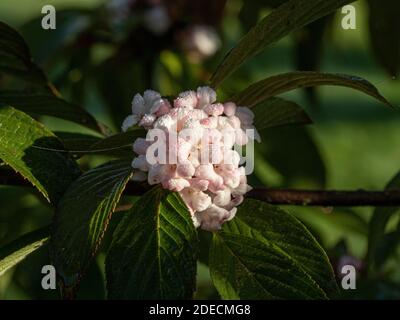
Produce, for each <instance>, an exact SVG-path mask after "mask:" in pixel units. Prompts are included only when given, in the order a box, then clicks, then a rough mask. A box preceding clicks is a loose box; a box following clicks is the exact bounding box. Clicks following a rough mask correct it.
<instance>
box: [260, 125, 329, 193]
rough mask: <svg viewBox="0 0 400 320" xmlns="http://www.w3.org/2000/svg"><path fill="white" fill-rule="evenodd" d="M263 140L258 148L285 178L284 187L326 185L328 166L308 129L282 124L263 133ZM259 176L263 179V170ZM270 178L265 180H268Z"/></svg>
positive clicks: (282, 184)
mask: <svg viewBox="0 0 400 320" xmlns="http://www.w3.org/2000/svg"><path fill="white" fill-rule="evenodd" d="M260 135H261V141H262V142H263V143H260V144H256V145H255V150H256V152H257V153H259V154H260V155H261V158H260V159H259V161H261V160H262V159H263V160H266V161H267V162H268V164H270V165H271V166H272V167H273V168H274V169H275V170H277V171H278V173H279V174H280V175H281V177H282V182H281V183H280V184H279V186H281V187H290V188H299V187H301V188H305V187H307V188H323V187H325V184H326V176H327V172H326V166H325V163H324V159H323V158H322V155H321V152H320V151H319V147H318V144H317V143H316V141H315V139H314V137H313V135H312V134H311V132H310V130H309V128H307V127H301V126H290V127H279V128H271V129H266V130H263V131H261V132H260ZM257 170H258V169H257V166H256V172H255V173H256V175H257V176H259V178H260V179H261V180H263V177H262V172H258V171H257ZM267 182H268V181H264V183H267Z"/></svg>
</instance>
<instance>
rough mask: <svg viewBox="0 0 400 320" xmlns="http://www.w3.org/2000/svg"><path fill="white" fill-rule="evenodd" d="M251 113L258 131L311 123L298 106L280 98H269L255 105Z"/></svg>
mask: <svg viewBox="0 0 400 320" xmlns="http://www.w3.org/2000/svg"><path fill="white" fill-rule="evenodd" d="M253 112H254V115H255V118H254V125H255V127H256V128H257V129H258V130H262V129H266V128H271V127H279V126H285V125H291V124H309V123H312V121H311V119H310V117H309V116H308V115H307V113H306V112H305V111H304V110H303V109H302V108H301V107H300V106H299V105H298V104H296V103H294V102H291V101H287V100H284V99H281V98H269V99H267V100H266V101H264V102H263V103H260V104H258V105H256V106H255V107H254V108H253Z"/></svg>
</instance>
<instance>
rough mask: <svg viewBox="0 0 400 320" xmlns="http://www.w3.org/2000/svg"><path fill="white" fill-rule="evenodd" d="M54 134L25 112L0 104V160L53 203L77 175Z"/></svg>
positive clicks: (76, 170)
mask: <svg viewBox="0 0 400 320" xmlns="http://www.w3.org/2000/svg"><path fill="white" fill-rule="evenodd" d="M63 150H65V149H64V147H63V145H62V144H61V142H60V140H58V139H57V137H56V136H55V135H54V134H53V133H52V132H50V131H49V130H47V129H46V128H45V127H44V126H43V125H42V124H40V123H39V122H37V121H35V120H34V119H32V118H31V117H29V116H28V115H27V114H25V113H23V112H21V111H19V110H16V109H14V108H12V107H0V159H2V160H3V161H4V162H5V163H7V164H8V165H9V166H11V167H12V168H13V169H14V170H15V171H17V172H19V173H20V174H21V175H22V176H24V177H25V178H26V179H28V180H29V181H30V182H31V183H32V184H33V185H34V186H35V187H36V188H37V189H38V190H39V191H40V192H41V193H42V194H43V195H44V197H45V198H46V199H47V200H49V201H50V202H51V203H53V204H56V203H57V202H58V200H59V198H60V197H61V195H62V194H63V193H64V191H65V190H66V189H67V187H68V186H69V184H70V183H71V182H72V181H74V180H75V179H76V178H77V177H78V176H79V175H80V174H81V172H80V169H79V167H78V165H77V164H76V162H75V161H74V160H72V159H71V158H70V157H69V156H68V153H67V152H63Z"/></svg>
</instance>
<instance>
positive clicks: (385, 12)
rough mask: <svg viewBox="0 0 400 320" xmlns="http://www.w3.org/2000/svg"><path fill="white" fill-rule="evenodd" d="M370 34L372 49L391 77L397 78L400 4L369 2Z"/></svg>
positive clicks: (399, 45)
mask: <svg viewBox="0 0 400 320" xmlns="http://www.w3.org/2000/svg"><path fill="white" fill-rule="evenodd" d="M368 3H369V33H370V38H371V44H372V49H373V51H374V53H375V56H376V57H377V59H378V61H379V62H380V63H381V65H382V66H383V67H384V68H385V69H386V71H387V72H388V73H389V75H390V76H397V75H398V74H399V68H400V37H399V34H400V19H399V17H400V2H399V1H398V0H386V1H385V3H384V4H382V1H379V0H368Z"/></svg>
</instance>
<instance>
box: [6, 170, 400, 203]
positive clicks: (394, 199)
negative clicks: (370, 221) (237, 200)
mask: <svg viewBox="0 0 400 320" xmlns="http://www.w3.org/2000/svg"><path fill="white" fill-rule="evenodd" d="M0 184H1V185H11V186H27V187H29V186H31V184H30V183H29V182H28V181H27V180H25V179H23V178H22V177H21V176H20V175H18V174H17V173H15V172H13V171H11V170H0ZM150 188H151V186H149V185H147V184H145V183H137V182H129V183H128V185H127V187H126V189H125V194H127V195H142V194H143V193H145V192H146V191H148V190H149V189H150ZM246 197H248V198H253V199H257V200H261V201H265V202H267V203H270V204H275V205H302V206H303V205H304V206H323V207H341V206H342V207H359V206H373V207H395V206H400V190H387V191H367V190H361V189H360V190H349V191H338V190H303V189H280V188H265V187H256V188H254V189H253V190H251V191H250V192H249V193H247V194H246Z"/></svg>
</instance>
